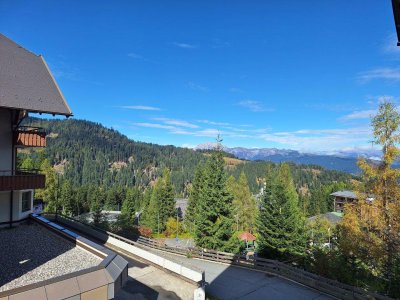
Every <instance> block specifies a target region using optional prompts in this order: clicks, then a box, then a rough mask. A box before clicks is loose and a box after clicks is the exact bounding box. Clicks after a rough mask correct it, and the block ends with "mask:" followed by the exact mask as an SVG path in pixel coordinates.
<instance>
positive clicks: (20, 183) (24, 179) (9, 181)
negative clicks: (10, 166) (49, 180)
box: [0, 170, 46, 191]
mask: <svg viewBox="0 0 400 300" xmlns="http://www.w3.org/2000/svg"><path fill="white" fill-rule="evenodd" d="M45 185H46V176H45V175H43V174H39V171H38V170H8V171H2V170H0V191H14V190H24V189H42V188H44V187H45Z"/></svg>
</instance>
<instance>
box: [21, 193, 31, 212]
mask: <svg viewBox="0 0 400 300" xmlns="http://www.w3.org/2000/svg"><path fill="white" fill-rule="evenodd" d="M31 200H32V192H31V191H29V192H23V193H22V204H21V212H26V211H29V210H31Z"/></svg>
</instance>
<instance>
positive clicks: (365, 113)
mask: <svg viewBox="0 0 400 300" xmlns="http://www.w3.org/2000/svg"><path fill="white" fill-rule="evenodd" d="M376 112H377V111H376V109H368V110H359V111H354V112H352V113H350V114H347V115H345V116H343V117H341V118H340V119H339V120H341V121H350V120H356V119H370V118H371V116H373V115H375V114H376Z"/></svg>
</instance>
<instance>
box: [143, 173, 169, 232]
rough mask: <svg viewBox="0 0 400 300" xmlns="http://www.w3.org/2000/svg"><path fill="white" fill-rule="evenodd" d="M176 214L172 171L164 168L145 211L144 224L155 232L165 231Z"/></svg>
mask: <svg viewBox="0 0 400 300" xmlns="http://www.w3.org/2000/svg"><path fill="white" fill-rule="evenodd" d="M175 216H176V209H175V199H174V187H173V185H172V183H171V179H170V172H169V170H168V169H164V172H163V176H162V177H161V178H159V179H158V180H157V182H156V184H155V186H154V188H153V192H152V194H151V198H150V202H149V205H147V207H146V208H145V210H144V213H143V219H142V221H143V224H144V225H147V226H149V227H150V228H151V229H152V230H153V232H160V233H161V232H163V231H164V230H165V226H166V223H167V220H168V218H170V217H175Z"/></svg>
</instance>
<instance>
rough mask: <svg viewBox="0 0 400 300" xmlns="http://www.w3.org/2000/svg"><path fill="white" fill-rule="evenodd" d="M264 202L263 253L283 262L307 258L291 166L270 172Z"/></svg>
mask: <svg viewBox="0 0 400 300" xmlns="http://www.w3.org/2000/svg"><path fill="white" fill-rule="evenodd" d="M261 201H262V207H261V210H260V212H259V217H258V221H257V227H258V233H259V238H258V247H259V250H260V252H261V253H262V254H263V255H264V256H266V257H271V258H279V259H286V258H289V257H293V256H302V255H304V254H305V253H304V251H305V244H306V239H305V235H304V218H303V216H302V214H301V212H300V209H299V207H298V196H297V193H296V189H295V187H294V184H293V180H292V176H291V173H290V169H289V166H288V165H287V164H281V165H280V166H279V169H278V170H276V169H275V170H272V169H271V168H270V169H269V170H268V173H267V180H266V185H265V191H264V194H263V196H262V200H261Z"/></svg>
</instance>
